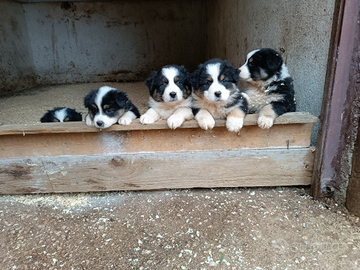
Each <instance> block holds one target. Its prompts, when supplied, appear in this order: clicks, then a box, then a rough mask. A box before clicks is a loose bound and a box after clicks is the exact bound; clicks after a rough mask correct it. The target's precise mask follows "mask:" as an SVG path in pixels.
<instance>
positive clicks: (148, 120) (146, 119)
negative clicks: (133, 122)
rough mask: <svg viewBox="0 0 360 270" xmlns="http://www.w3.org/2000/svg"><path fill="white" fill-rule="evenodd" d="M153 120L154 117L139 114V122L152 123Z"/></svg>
mask: <svg viewBox="0 0 360 270" xmlns="http://www.w3.org/2000/svg"><path fill="white" fill-rule="evenodd" d="M154 122H155V119H154V118H153V117H151V116H149V115H146V114H143V115H142V116H140V123H141V124H143V125H148V124H152V123H154Z"/></svg>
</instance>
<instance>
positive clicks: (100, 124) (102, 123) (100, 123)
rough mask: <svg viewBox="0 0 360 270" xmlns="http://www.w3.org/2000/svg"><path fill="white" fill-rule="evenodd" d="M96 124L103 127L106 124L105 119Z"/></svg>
mask: <svg viewBox="0 0 360 270" xmlns="http://www.w3.org/2000/svg"><path fill="white" fill-rule="evenodd" d="M96 124H97V125H98V126H99V127H102V126H103V125H104V122H103V121H97V122H96Z"/></svg>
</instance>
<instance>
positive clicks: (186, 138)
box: [0, 123, 313, 159]
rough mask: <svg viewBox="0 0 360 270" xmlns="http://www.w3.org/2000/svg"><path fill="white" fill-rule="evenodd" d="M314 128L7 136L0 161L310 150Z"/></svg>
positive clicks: (165, 130) (280, 127)
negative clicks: (34, 158) (158, 153)
mask: <svg viewBox="0 0 360 270" xmlns="http://www.w3.org/2000/svg"><path fill="white" fill-rule="evenodd" d="M312 125H313V124H312V123H307V124H289V125H274V126H273V127H272V128H271V129H267V130H263V129H260V128H259V127H257V126H245V127H243V129H242V130H241V131H240V133H235V132H229V131H228V130H227V129H226V127H224V126H222V127H216V128H214V129H213V130H211V131H205V130H202V129H200V128H183V129H178V130H171V129H158V130H128V131H113V132H83V133H53V134H32V135H25V136H23V135H4V136H1V137H0V140H1V144H0V158H2V159H12V158H30V157H44V156H64V155H68V156H79V155H107V154H120V153H141V152H171V151H199V150H229V149H241V148H299V147H309V146H310V137H311V130H312Z"/></svg>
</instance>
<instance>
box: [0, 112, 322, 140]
mask: <svg viewBox="0 0 360 270" xmlns="http://www.w3.org/2000/svg"><path fill="white" fill-rule="evenodd" d="M257 119H258V114H249V115H247V116H246V118H245V121H244V126H251V125H255V126H256V125H257ZM316 121H317V117H315V116H313V115H311V114H309V113H306V112H295V113H286V114H284V115H281V116H280V117H278V118H276V119H275V122H274V123H275V125H281V124H302V123H315V122H316ZM215 126H216V127H224V126H225V120H216V121H215ZM198 127H199V126H198V124H197V122H196V121H195V120H191V121H186V122H185V123H184V124H183V125H182V126H181V127H180V128H198ZM152 129H168V126H167V124H166V121H165V120H161V121H157V122H155V123H154V124H152V125H142V124H141V123H140V121H139V119H136V120H134V122H133V123H132V124H131V125H129V126H121V125H113V126H111V127H110V128H107V129H104V130H100V129H98V128H95V127H89V126H86V124H85V122H68V123H37V124H23V125H2V126H0V135H24V136H25V135H29V134H44V133H84V132H87V133H88V132H112V131H128V130H152Z"/></svg>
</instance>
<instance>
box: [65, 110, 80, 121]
mask: <svg viewBox="0 0 360 270" xmlns="http://www.w3.org/2000/svg"><path fill="white" fill-rule="evenodd" d="M68 114H69V115H71V120H70V121H82V116H81V113H79V112H77V111H76V110H75V109H71V108H68Z"/></svg>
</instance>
